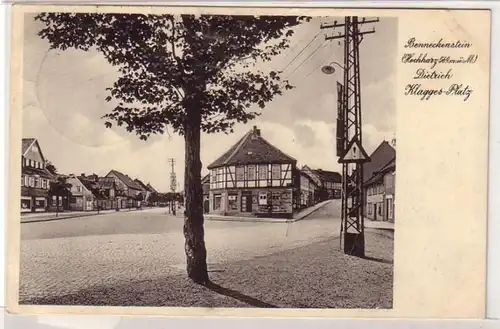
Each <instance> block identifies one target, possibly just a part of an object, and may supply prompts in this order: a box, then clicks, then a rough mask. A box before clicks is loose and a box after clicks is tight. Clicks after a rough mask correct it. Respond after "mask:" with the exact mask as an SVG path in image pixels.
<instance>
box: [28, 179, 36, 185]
mask: <svg viewBox="0 0 500 329" xmlns="http://www.w3.org/2000/svg"><path fill="white" fill-rule="evenodd" d="M29 186H30V187H33V186H35V177H30V180H29Z"/></svg>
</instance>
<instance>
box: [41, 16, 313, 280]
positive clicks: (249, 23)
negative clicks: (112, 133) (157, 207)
mask: <svg viewBox="0 0 500 329" xmlns="http://www.w3.org/2000/svg"><path fill="white" fill-rule="evenodd" d="M35 19H36V20H38V21H40V22H42V23H43V24H44V25H45V26H44V27H43V28H42V29H41V31H40V32H39V35H40V36H41V37H42V38H43V39H46V40H48V41H49V43H50V45H51V48H53V49H61V50H66V49H68V48H75V49H80V50H83V51H87V50H89V49H96V50H98V51H100V52H101V53H102V54H103V55H104V57H105V58H106V59H107V60H108V62H109V63H111V64H112V65H114V66H116V67H117V68H118V70H119V72H120V73H121V77H120V78H118V80H117V81H116V82H115V83H114V84H113V86H112V87H111V88H109V91H110V95H109V96H108V98H107V100H108V101H112V100H114V101H116V103H117V106H116V107H115V109H114V110H113V111H112V112H111V113H108V114H106V115H105V116H104V118H105V119H108V120H109V121H107V122H106V123H105V124H106V126H107V127H112V122H115V123H116V124H117V125H118V126H122V125H124V126H125V127H126V129H127V130H128V131H129V132H135V133H136V134H137V135H138V136H139V137H140V138H141V139H143V140H147V139H148V138H149V137H150V136H151V134H163V133H164V132H165V130H166V129H167V127H168V126H169V127H171V128H172V129H173V131H174V132H176V133H178V134H180V135H182V136H184V141H185V166H186V170H185V179H184V191H185V197H186V210H185V219H184V236H185V240H186V241H185V251H186V259H187V273H188V276H189V278H191V279H192V280H193V281H194V282H197V283H200V284H207V283H209V277H208V271H207V262H206V258H207V252H206V247H205V241H204V227H203V222H204V219H203V207H202V204H203V190H202V184H201V168H202V164H201V161H200V137H201V132H202V131H203V132H206V133H218V132H224V133H230V132H233V126H234V124H235V123H236V122H243V123H246V122H248V121H249V120H252V119H254V118H255V117H256V116H258V115H259V112H255V111H253V110H251V108H252V106H253V105H254V104H256V105H258V107H260V108H264V107H265V105H266V103H268V102H270V101H271V100H273V99H274V98H275V96H278V95H282V93H283V90H287V89H291V88H292V86H291V85H290V84H289V83H288V81H286V80H283V79H282V78H281V75H280V73H281V72H275V71H272V72H269V73H265V72H258V71H257V70H256V69H255V68H254V64H255V63H256V62H259V61H260V62H267V61H270V60H271V59H272V58H273V57H274V56H276V55H278V54H280V53H281V52H282V51H283V50H284V49H286V48H288V46H289V43H290V41H289V38H290V37H291V36H292V34H293V28H294V27H296V26H297V25H298V24H300V23H301V22H303V21H304V20H308V18H305V17H294V16H251V15H248V16H229V15H224V16H222V15H221V16H210V15H197V16H195V15H180V16H174V15H139V14H137V15H136V14H133V15H131V14H99V13H89V14H75V13H42V14H39V15H38V16H36V18H35Z"/></svg>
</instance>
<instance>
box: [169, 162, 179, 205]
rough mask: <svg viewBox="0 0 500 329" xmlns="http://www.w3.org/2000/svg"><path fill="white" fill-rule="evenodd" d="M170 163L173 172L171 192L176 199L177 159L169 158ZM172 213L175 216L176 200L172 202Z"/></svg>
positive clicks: (171, 173)
mask: <svg viewBox="0 0 500 329" xmlns="http://www.w3.org/2000/svg"><path fill="white" fill-rule="evenodd" d="M168 163H169V164H170V166H171V168H172V170H171V172H170V192H172V197H175V192H176V189H177V176H176V175H175V159H174V158H169V159H168ZM170 211H171V213H172V214H174V215H175V200H174V199H172V200H170Z"/></svg>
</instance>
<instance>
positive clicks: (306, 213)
mask: <svg viewBox="0 0 500 329" xmlns="http://www.w3.org/2000/svg"><path fill="white" fill-rule="evenodd" d="M330 202H332V200H326V201H323V202H320V203H318V204H315V205H314V206H312V207H309V208H306V209H303V210H301V211H299V212H298V213H296V214H294V215H293V218H292V219H288V218H265V217H240V216H223V215H212V214H205V215H204V217H205V219H206V220H214V221H233V222H234V221H236V222H258V223H291V222H296V221H299V220H302V219H305V218H306V217H307V216H309V215H311V214H312V213H314V212H315V211H317V210H319V209H321V208H323V207H324V206H326V205H327V204H329V203H330Z"/></svg>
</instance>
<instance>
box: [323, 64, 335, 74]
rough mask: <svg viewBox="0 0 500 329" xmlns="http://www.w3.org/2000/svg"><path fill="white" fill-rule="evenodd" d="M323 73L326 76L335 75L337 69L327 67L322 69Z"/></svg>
mask: <svg viewBox="0 0 500 329" xmlns="http://www.w3.org/2000/svg"><path fill="white" fill-rule="evenodd" d="M321 72H323V73H324V74H333V73H335V68H334V67H333V66H331V65H325V66H323V67H322V68H321Z"/></svg>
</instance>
